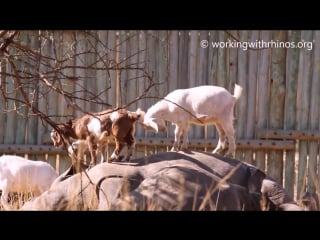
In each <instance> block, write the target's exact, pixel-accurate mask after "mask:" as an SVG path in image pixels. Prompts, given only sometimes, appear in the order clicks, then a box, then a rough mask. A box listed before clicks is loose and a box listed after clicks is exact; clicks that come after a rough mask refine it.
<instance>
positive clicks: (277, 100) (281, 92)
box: [267, 31, 286, 184]
mask: <svg viewBox="0 0 320 240" xmlns="http://www.w3.org/2000/svg"><path fill="white" fill-rule="evenodd" d="M272 39H273V40H274V41H280V42H285V41H286V32H285V31H274V32H273V38H272ZM285 54H286V50H285V48H272V50H271V79H270V81H271V84H270V100H269V101H270V109H269V112H270V113H271V114H270V115H269V123H270V124H269V127H271V128H282V127H283V120H284V111H283V107H284V96H285V66H286V58H285V56H286V55H285ZM269 154H270V156H268V162H267V173H268V174H269V175H270V176H271V177H273V178H275V179H276V180H277V181H279V182H280V183H281V184H282V180H283V179H282V176H283V172H282V170H283V157H284V156H283V154H284V153H283V151H271V152H270V153H269Z"/></svg>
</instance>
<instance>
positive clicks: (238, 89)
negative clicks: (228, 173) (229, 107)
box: [233, 84, 242, 100]
mask: <svg viewBox="0 0 320 240" xmlns="http://www.w3.org/2000/svg"><path fill="white" fill-rule="evenodd" d="M241 93H242V87H241V86H240V85H238V84H235V85H234V92H233V97H234V98H235V99H236V100H238V99H239V98H240V96H241Z"/></svg>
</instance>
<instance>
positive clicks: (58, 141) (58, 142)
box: [50, 129, 63, 147]
mask: <svg viewBox="0 0 320 240" xmlns="http://www.w3.org/2000/svg"><path fill="white" fill-rule="evenodd" d="M50 137H51V140H52V142H53V146H54V147H60V146H62V144H63V140H62V137H61V136H60V134H59V133H58V132H57V130H55V129H53V130H52V131H51V133H50Z"/></svg>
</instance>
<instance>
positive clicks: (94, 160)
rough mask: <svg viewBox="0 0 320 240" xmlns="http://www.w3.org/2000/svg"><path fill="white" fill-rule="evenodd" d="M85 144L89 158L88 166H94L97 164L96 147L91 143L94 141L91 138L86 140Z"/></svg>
mask: <svg viewBox="0 0 320 240" xmlns="http://www.w3.org/2000/svg"><path fill="white" fill-rule="evenodd" d="M87 142H88V147H89V152H90V158H91V161H90V166H95V165H96V164H97V145H96V144H94V143H93V142H94V139H93V137H91V136H89V137H88V138H87Z"/></svg>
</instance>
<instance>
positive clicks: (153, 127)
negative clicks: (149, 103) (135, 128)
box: [140, 117, 167, 132]
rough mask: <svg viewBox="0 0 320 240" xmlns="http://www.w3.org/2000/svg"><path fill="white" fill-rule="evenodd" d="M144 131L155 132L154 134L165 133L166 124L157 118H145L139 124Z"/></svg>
mask: <svg viewBox="0 0 320 240" xmlns="http://www.w3.org/2000/svg"><path fill="white" fill-rule="evenodd" d="M140 124H141V125H142V126H143V127H144V128H145V129H146V130H150V131H156V132H166V131H167V127H166V122H165V121H164V120H162V119H159V118H147V117H145V118H144V119H143V122H142V123H140Z"/></svg>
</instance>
